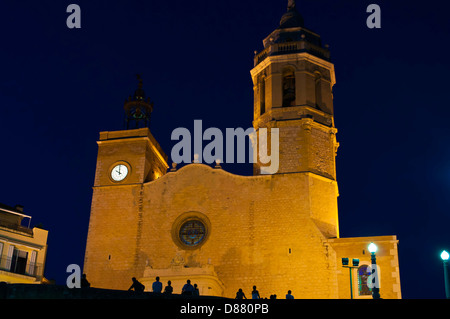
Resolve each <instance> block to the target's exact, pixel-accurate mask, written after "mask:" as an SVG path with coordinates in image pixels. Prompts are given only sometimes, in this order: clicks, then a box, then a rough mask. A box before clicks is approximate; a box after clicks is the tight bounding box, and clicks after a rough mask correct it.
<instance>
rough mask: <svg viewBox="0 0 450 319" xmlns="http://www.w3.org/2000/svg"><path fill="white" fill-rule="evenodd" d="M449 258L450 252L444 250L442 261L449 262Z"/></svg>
mask: <svg viewBox="0 0 450 319" xmlns="http://www.w3.org/2000/svg"><path fill="white" fill-rule="evenodd" d="M448 257H449V254H448V252H446V251H445V250H443V251H442V253H441V259H442V260H444V261H447V260H448Z"/></svg>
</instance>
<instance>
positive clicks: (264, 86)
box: [251, 0, 339, 180]
mask: <svg viewBox="0 0 450 319" xmlns="http://www.w3.org/2000/svg"><path fill="white" fill-rule="evenodd" d="M263 45H264V49H263V50H262V51H261V52H259V53H258V52H256V51H255V57H254V68H253V69H252V70H251V76H252V81H253V90H254V121H253V126H254V128H255V130H256V131H257V132H258V131H259V130H260V129H261V128H267V129H268V130H267V132H268V134H270V128H278V129H279V169H278V172H277V173H295V172H312V173H315V174H318V175H321V176H323V177H326V178H330V179H332V180H335V178H336V169H335V155H336V151H337V148H338V145H339V144H338V143H337V142H336V137H335V135H336V132H337V130H336V128H335V126H334V117H333V113H334V112H333V95H332V88H333V85H334V84H335V82H336V80H335V73H334V65H333V64H332V63H331V62H330V52H329V50H328V47H327V46H323V45H322V41H321V38H320V36H319V35H318V34H316V33H314V32H313V31H311V30H309V29H307V28H305V26H304V20H303V17H302V16H301V15H300V13H299V12H298V10H297V7H296V3H295V0H290V1H289V2H288V7H287V12H286V13H285V14H284V15H283V16H282V17H281V21H280V25H279V27H278V28H277V29H275V30H274V31H273V32H272V33H270V34H269V35H268V36H267V37H266V38H265V39H264V40H263ZM267 140H268V141H269V142H270V138H269V137H268V139H267ZM268 149H269V150H270V145H269V146H268ZM263 166H264V165H263V164H260V163H255V164H254V174H256V175H258V174H260V173H261V167H263Z"/></svg>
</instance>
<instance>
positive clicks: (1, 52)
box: [0, 0, 450, 298]
mask: <svg viewBox="0 0 450 319" xmlns="http://www.w3.org/2000/svg"><path fill="white" fill-rule="evenodd" d="M71 3H76V4H78V5H79V6H80V7H81V29H69V28H67V26H66V19H67V17H68V16H69V13H66V8H67V6H68V5H69V4H71ZM370 3H376V4H378V5H379V6H380V7H381V29H369V28H368V27H367V26H366V19H367V17H368V16H369V13H366V8H367V6H368V5H369V4H370ZM445 4H446V2H444V1H436V0H431V1H415V2H414V1H399V0H395V1H384V0H383V1H381V0H370V1H365V0H359V1H355V0H346V1H344V0H339V1H336V0H315V1H312V0H308V1H307V0H302V1H297V7H298V9H299V11H300V13H301V14H302V15H303V17H304V19H305V26H306V27H307V28H308V29H310V30H312V31H314V32H316V33H318V34H320V35H321V37H322V41H323V43H324V44H329V46H330V51H331V58H332V62H333V63H334V64H335V68H336V80H337V83H336V85H335V86H334V90H333V94H334V109H335V124H336V127H337V129H338V134H337V139H338V141H339V143H340V148H339V150H338V156H337V179H338V185H339V192H340V197H339V199H338V207H339V222H340V234H341V237H358V236H378V235H380V236H381V235H397V236H398V239H399V260H400V281H401V285H402V295H403V297H404V298H444V297H445V292H444V282H443V268H442V262H441V260H440V257H439V254H440V252H441V250H442V249H447V250H449V249H450V236H449V232H448V229H449V225H450V148H449V147H448V145H449V140H450V124H449V116H450V104H449V102H448V93H449V82H450V80H449V74H450V64H449V63H448V59H449V58H450V57H449V54H448V52H449V42H448V38H449V34H450V23H449V8H448V7H447V8H444V5H445ZM286 6H287V0H279V1H274V0H272V1H270V0H258V1H256V0H252V1H248V0H227V1H206V0H194V1H149V0H147V1H145V0H141V1H137V0H136V1H106V0H104V1H79V0H76V1H75V0H73V1H3V2H2V3H1V4H0V33H1V48H0V61H1V62H0V121H1V125H0V142H1V156H0V167H1V184H0V202H1V203H4V204H6V205H9V206H14V205H16V204H21V205H23V206H24V212H25V214H28V215H31V216H32V220H31V225H32V226H35V225H37V224H39V223H42V224H43V225H44V228H45V229H47V230H48V231H49V237H48V255H47V263H46V271H45V276H46V278H48V279H54V280H56V283H57V284H65V280H66V278H67V275H68V274H67V273H66V267H67V266H68V265H69V264H79V265H80V266H82V265H83V259H84V250H85V245H86V236H87V230H88V223H89V214H90V204H91V198H92V186H93V182H94V174H95V164H96V156H97V144H96V141H97V140H98V136H99V132H100V131H112V130H120V129H123V128H124V126H123V123H124V113H123V103H124V101H125V99H126V98H127V97H128V96H129V95H131V94H133V92H134V90H135V89H136V87H137V80H136V76H135V75H136V73H140V74H141V75H142V78H143V83H144V90H145V92H146V95H147V96H149V97H150V98H151V100H152V101H153V102H154V111H153V113H152V121H151V125H150V129H151V131H152V134H153V135H154V136H155V138H156V139H157V140H158V141H159V143H160V144H161V146H162V147H163V149H164V151H165V152H166V154H168V155H169V156H170V151H171V149H172V147H173V145H175V144H176V142H177V141H171V138H170V137H171V132H172V131H173V130H174V129H175V128H177V127H186V128H188V129H189V130H192V129H193V123H194V120H195V119H201V120H203V127H204V129H205V128H208V127H218V128H220V129H222V130H225V128H227V127H230V128H237V127H242V128H244V129H246V128H249V127H251V125H252V119H253V89H252V81H251V77H250V70H251V69H252V67H253V56H254V51H255V50H257V51H260V50H261V49H262V47H263V46H262V40H263V38H265V37H266V36H267V35H268V34H269V33H270V32H272V31H273V30H274V29H275V28H277V27H278V25H279V21H280V18H281V16H282V15H283V13H284V12H286ZM223 168H224V169H226V170H228V171H230V172H233V173H236V174H244V175H250V174H251V172H252V169H251V164H246V165H244V164H224V165H223ZM104 226H105V227H108V225H104ZM349 257H351V256H349ZM381 295H382V296H383V293H382V290H381Z"/></svg>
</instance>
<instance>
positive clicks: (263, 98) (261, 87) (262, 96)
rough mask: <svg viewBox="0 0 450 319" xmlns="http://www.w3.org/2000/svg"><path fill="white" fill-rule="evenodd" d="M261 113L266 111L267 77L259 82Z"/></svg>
mask: <svg viewBox="0 0 450 319" xmlns="http://www.w3.org/2000/svg"><path fill="white" fill-rule="evenodd" d="M259 113H260V115H263V114H264V113H266V79H265V78H264V77H263V78H262V79H261V81H260V82H259Z"/></svg>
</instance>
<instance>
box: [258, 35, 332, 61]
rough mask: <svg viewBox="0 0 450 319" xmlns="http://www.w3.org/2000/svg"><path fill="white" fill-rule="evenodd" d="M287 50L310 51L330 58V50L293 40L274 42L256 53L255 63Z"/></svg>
mask: <svg viewBox="0 0 450 319" xmlns="http://www.w3.org/2000/svg"><path fill="white" fill-rule="evenodd" d="M287 52H292V53H294V52H309V53H311V54H313V55H317V56H319V57H321V58H324V59H326V60H328V59H330V52H329V51H328V50H327V49H325V48H322V47H320V46H317V45H315V44H312V43H309V42H307V41H304V40H301V41H293V42H282V43H272V44H270V45H269V46H267V47H266V48H265V49H264V50H262V51H261V52H259V53H258V54H256V55H255V58H254V65H255V66H256V65H258V64H259V63H261V62H262V61H263V60H264V59H265V58H267V57H268V56H269V55H276V54H282V53H287Z"/></svg>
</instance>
